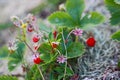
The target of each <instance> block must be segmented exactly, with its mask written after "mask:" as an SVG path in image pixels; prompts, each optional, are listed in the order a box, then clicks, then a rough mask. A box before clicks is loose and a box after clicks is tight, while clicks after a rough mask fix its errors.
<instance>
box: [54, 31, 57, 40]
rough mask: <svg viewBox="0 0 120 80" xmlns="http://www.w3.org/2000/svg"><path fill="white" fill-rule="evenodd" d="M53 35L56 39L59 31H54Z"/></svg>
mask: <svg viewBox="0 0 120 80" xmlns="http://www.w3.org/2000/svg"><path fill="white" fill-rule="evenodd" d="M53 37H54V39H56V37H57V31H54V32H53Z"/></svg>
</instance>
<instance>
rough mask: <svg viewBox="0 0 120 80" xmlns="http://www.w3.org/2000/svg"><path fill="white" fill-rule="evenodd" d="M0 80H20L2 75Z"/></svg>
mask: <svg viewBox="0 0 120 80" xmlns="http://www.w3.org/2000/svg"><path fill="white" fill-rule="evenodd" d="M0 80H18V79H17V77H13V76H8V75H1V76H0Z"/></svg>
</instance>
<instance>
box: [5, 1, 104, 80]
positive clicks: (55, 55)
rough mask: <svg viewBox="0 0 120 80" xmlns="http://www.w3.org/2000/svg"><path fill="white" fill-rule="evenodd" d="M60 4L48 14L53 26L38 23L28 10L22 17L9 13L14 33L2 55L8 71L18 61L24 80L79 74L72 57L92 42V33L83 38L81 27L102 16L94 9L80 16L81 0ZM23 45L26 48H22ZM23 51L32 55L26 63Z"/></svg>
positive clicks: (52, 79)
mask: <svg viewBox="0 0 120 80" xmlns="http://www.w3.org/2000/svg"><path fill="white" fill-rule="evenodd" d="M63 7H64V8H63V9H64V10H63V11H56V12H54V13H53V14H51V15H50V16H49V17H48V20H49V22H50V23H52V24H55V26H56V28H55V29H53V30H51V29H50V28H49V27H46V28H44V27H42V28H41V27H39V26H38V25H37V20H36V17H35V16H33V15H31V14H29V15H28V16H27V17H25V18H24V19H20V18H18V17H15V16H14V17H12V21H13V24H14V25H15V26H16V27H17V28H18V36H16V40H15V41H10V42H9V45H8V49H9V51H10V54H8V55H6V56H8V58H9V62H8V68H9V70H10V71H12V70H13V69H15V68H16V66H18V65H20V63H21V65H22V68H23V71H26V75H25V79H26V80H46V79H47V80H61V79H63V80H68V79H70V78H71V80H73V79H74V80H77V79H78V78H79V76H78V75H77V74H76V73H74V67H75V64H76V63H75V62H76V59H77V58H78V57H80V56H82V55H83V54H84V52H85V48H86V47H94V46H95V43H96V40H95V38H94V36H93V35H89V34H88V35H89V36H88V39H87V40H86V39H85V38H84V33H85V29H87V28H88V27H91V26H96V25H98V24H100V23H102V22H103V21H104V19H105V18H104V16H103V15H102V14H100V13H98V12H91V13H87V14H86V15H85V16H82V13H83V11H84V9H85V3H84V0H67V2H66V4H65V6H63ZM48 29H49V30H48ZM81 39H82V40H83V41H80V40H81ZM25 46H26V47H27V48H28V49H29V52H25V50H26V47H25ZM25 55H27V56H28V57H29V56H32V57H30V60H31V63H30V64H29V63H27V61H26V58H28V57H27V56H25ZM48 73H49V74H48ZM47 75H48V76H47ZM71 76H72V77H71Z"/></svg>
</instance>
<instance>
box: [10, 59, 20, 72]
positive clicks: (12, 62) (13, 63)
mask: <svg viewBox="0 0 120 80" xmlns="http://www.w3.org/2000/svg"><path fill="white" fill-rule="evenodd" d="M18 63H20V60H19V59H15V60H10V61H9V62H8V69H9V71H12V70H14V69H15V68H16V67H17V66H18Z"/></svg>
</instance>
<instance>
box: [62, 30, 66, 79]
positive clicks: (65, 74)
mask: <svg viewBox="0 0 120 80" xmlns="http://www.w3.org/2000/svg"><path fill="white" fill-rule="evenodd" d="M62 38H63V42H64V47H65V51H66V53H65V55H66V57H67V47H66V45H65V38H64V35H63V30H62ZM66 69H67V61H66V62H65V70H64V77H63V80H65V76H66Z"/></svg>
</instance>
